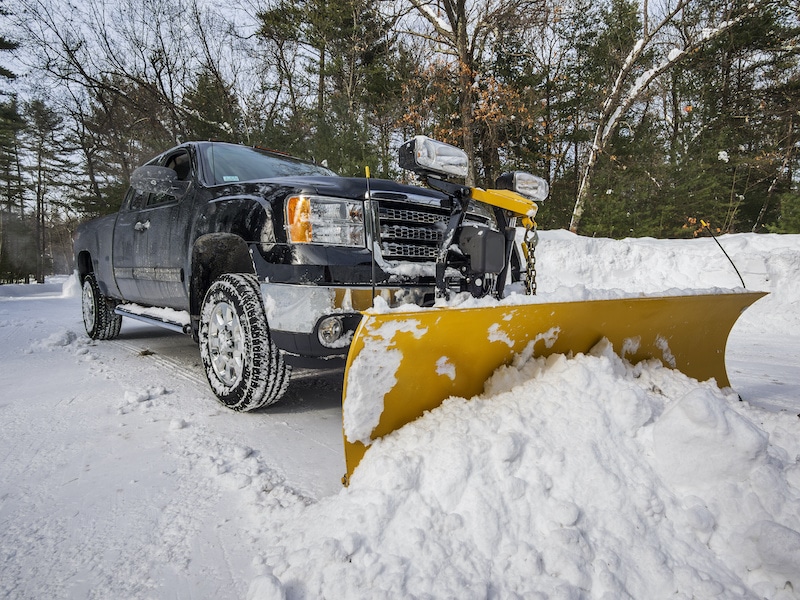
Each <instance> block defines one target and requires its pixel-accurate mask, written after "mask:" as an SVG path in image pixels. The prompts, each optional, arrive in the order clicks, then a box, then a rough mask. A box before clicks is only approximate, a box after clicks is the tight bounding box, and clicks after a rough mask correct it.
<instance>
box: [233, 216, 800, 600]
mask: <svg viewBox="0 0 800 600" xmlns="http://www.w3.org/2000/svg"><path fill="white" fill-rule="evenodd" d="M543 238H544V239H543V242H542V243H541V244H540V249H539V256H540V257H541V258H540V259H539V262H538V263H537V265H538V268H539V275H540V286H541V287H540V289H543V290H544V293H559V294H563V293H564V291H563V288H564V285H565V284H566V285H567V286H569V285H570V284H574V285H573V291H572V294H573V296H580V295H581V294H582V293H583V292H584V291H585V290H586V289H588V288H594V289H598V288H601V289H622V290H625V291H634V290H636V289H639V290H640V291H642V292H655V291H658V290H659V289H668V288H688V287H689V286H690V285H693V284H694V283H696V284H697V285H699V286H702V287H709V286H719V287H726V286H727V287H736V286H737V283H738V276H737V275H736V274H735V271H734V270H733V267H732V266H731V265H730V264H729V263H728V262H727V259H725V258H724V256H723V255H722V253H721V252H720V251H719V249H718V248H716V247H715V246H713V247H712V246H711V244H713V240H710V239H709V240H693V241H684V242H678V241H673V242H665V241H656V240H635V241H634V240H626V241H621V242H613V241H610V240H585V239H582V238H580V239H579V238H577V237H575V236H572V235H570V234H567V233H564V232H556V233H552V234H545V235H544V236H543ZM724 241H725V243H726V249H727V250H728V251H729V252H732V253H733V254H734V255H738V257H739V258H740V260H739V262H740V263H741V264H740V266H739V268H740V270H742V271H743V276H744V277H745V279H746V283H747V284H748V285H749V286H750V287H751V288H755V289H762V290H769V291H772V292H773V295H772V297H771V298H769V299H768V300H762V301H761V302H765V303H769V304H771V306H770V311H768V313H767V314H768V315H769V320H771V321H772V322H773V323H780V324H782V325H783V326H784V327H786V326H791V327H794V328H795V331H796V326H797V320H798V316H797V312H796V311H795V310H794V309H795V307H796V304H797V301H798V298H799V297H800V294H799V293H797V292H798V290H797V288H796V282H797V281H798V279H797V278H796V276H797V275H798V274H799V273H798V272H799V271H800V253H798V247H799V246H798V237H797V236H758V237H756V236H726V237H725V238H724ZM718 255H719V256H718ZM787 275H788V276H789V277H790V279H793V281H790V282H785V280H784V277H786V276H787ZM784 282H785V283H784ZM739 285H740V284H739ZM763 316H764V315H763V313H762V314H761V317H760V318H763ZM762 323H763V321H762ZM796 421H797V417H795V416H794V415H791V416H787V415H786V414H782V415H781V414H770V413H766V412H765V411H763V410H762V409H759V408H755V407H753V406H751V405H750V404H748V403H746V402H740V399H739V397H738V396H737V394H736V392H735V391H732V390H730V389H728V390H720V389H719V388H718V387H717V386H716V384H715V383H714V382H713V381H709V382H698V381H695V380H692V379H690V378H687V377H685V376H684V375H682V374H681V373H678V372H675V371H672V370H669V369H666V368H664V367H663V366H662V365H661V364H660V363H656V362H652V363H647V364H639V365H637V366H631V365H630V364H627V363H625V362H624V361H623V360H621V359H620V358H619V357H617V356H616V355H615V354H614V353H613V352H612V349H611V348H610V347H608V346H607V345H606V344H602V343H601V344H599V345H598V346H597V347H596V348H595V349H594V350H593V351H592V352H591V353H590V354H589V355H579V356H575V357H572V358H568V357H565V356H553V357H550V358H549V359H530V358H528V359H525V358H524V357H520V358H519V359H518V361H517V363H516V364H514V365H512V366H509V367H505V368H502V369H500V370H499V371H497V372H496V373H495V375H494V376H493V377H492V379H491V380H489V381H488V382H487V383H486V387H485V392H484V394H482V395H481V396H480V397H477V398H473V399H470V400H466V399H463V398H451V399H449V400H447V401H446V402H445V403H444V404H443V405H442V406H441V407H440V408H438V409H436V410H434V411H431V412H430V413H428V414H426V415H425V416H424V417H423V418H422V419H420V420H418V421H417V422H414V423H412V424H410V425H407V426H405V427H403V428H402V429H400V430H398V431H397V432H395V433H394V434H392V435H389V436H387V437H386V438H383V439H381V440H379V441H377V442H376V443H375V444H373V447H372V448H371V449H370V450H369V451H368V453H367V455H366V456H365V458H364V460H363V461H362V463H361V465H360V466H359V467H358V468H357V470H356V472H355V474H354V476H353V478H352V481H351V484H350V487H349V488H348V489H347V490H343V491H342V492H341V493H340V494H339V495H338V496H336V497H332V498H327V499H324V500H322V501H321V502H319V503H317V504H314V505H311V506H305V505H302V506H295V507H292V508H291V509H287V511H286V513H285V514H283V515H280V517H279V518H277V519H276V518H275V517H276V516H277V515H272V516H271V519H270V520H269V521H264V522H263V523H262V527H263V528H264V530H263V532H262V533H263V538H264V539H268V540H270V544H269V545H270V547H269V548H268V549H265V552H264V554H263V556H262V560H263V563H262V564H263V571H264V572H263V574H262V575H261V576H260V577H258V578H256V579H255V580H254V581H253V582H252V584H251V587H250V593H249V597H250V598H251V600H256V599H261V598H273V597H279V598H280V597H285V598H322V597H324V598H343V599H344V598H382V597H385V598H397V597H413V598H582V597H591V598H667V597H670V598H672V597H675V598H712V597H714V598H795V597H798V596H797V593H796V591H795V590H797V591H798V592H800V464H799V463H798V460H800V455H798V450H800V447H798V445H797V443H796V431H797V422H796ZM769 432H772V437H773V438H775V439H781V440H783V441H785V442H789V443H788V444H787V445H786V447H781V446H780V445H778V444H776V443H775V441H773V442H772V443H771V441H770V439H771V435H770V433H769ZM793 432H794V435H795V439H794V440H792V435H793Z"/></svg>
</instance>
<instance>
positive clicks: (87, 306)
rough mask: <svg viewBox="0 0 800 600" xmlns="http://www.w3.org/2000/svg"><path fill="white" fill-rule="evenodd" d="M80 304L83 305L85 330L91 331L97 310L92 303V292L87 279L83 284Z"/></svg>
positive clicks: (95, 320)
mask: <svg viewBox="0 0 800 600" xmlns="http://www.w3.org/2000/svg"><path fill="white" fill-rule="evenodd" d="M81 304H82V305H83V324H84V326H85V327H86V331H91V330H92V329H94V324H95V323H96V322H97V312H96V308H95V303H94V294H93V293H92V284H91V283H89V282H88V281H87V282H86V283H84V284H83V295H82V297H81Z"/></svg>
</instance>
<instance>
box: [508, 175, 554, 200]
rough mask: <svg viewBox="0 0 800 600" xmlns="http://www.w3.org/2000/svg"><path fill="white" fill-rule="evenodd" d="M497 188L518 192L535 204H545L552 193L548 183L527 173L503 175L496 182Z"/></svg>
mask: <svg viewBox="0 0 800 600" xmlns="http://www.w3.org/2000/svg"><path fill="white" fill-rule="evenodd" d="M495 186H497V188H498V189H500V190H511V191H513V192H517V193H518V194H520V195H522V196H525V197H526V198H530V199H531V200H533V201H535V202H544V201H545V200H546V199H547V195H548V194H549V193H550V186H549V185H547V181H545V180H544V179H542V178H541V177H537V176H536V175H531V174H530V173H526V172H525V171H512V172H510V173H503V174H502V175H500V177H498V178H497V180H496V181H495Z"/></svg>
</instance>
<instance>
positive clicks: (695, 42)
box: [569, 0, 769, 233]
mask: <svg viewBox="0 0 800 600" xmlns="http://www.w3.org/2000/svg"><path fill="white" fill-rule="evenodd" d="M698 1H699V0H679V1H678V2H677V3H676V4H675V6H674V7H673V8H672V9H671V10H670V11H669V12H668V13H667V14H666V15H665V16H664V17H663V18H662V19H661V20H660V21H658V22H657V23H656V24H655V26H654V27H652V29H650V26H649V21H648V19H647V15H644V18H643V22H644V23H645V27H644V32H643V37H642V38H641V39H640V40H639V41H637V42H636V44H634V47H633V49H632V50H631V51H630V52H629V53H628V56H627V58H626V59H625V62H624V63H623V65H622V68H621V69H620V71H619V73H618V74H617V77H616V79H615V80H614V84H613V86H612V87H611V89H610V90H609V93H608V96H607V97H606V99H605V101H604V102H603V105H602V110H601V112H600V117H599V118H598V121H597V126H596V128H595V134H594V139H593V141H592V145H591V147H590V148H589V152H588V154H587V157H586V164H585V166H584V168H583V173H582V175H581V179H580V183H579V185H578V193H577V195H576V199H575V207H574V209H573V211H572V218H571V220H570V223H569V230H570V231H571V232H573V233H577V232H578V227H579V225H580V222H581V218H582V217H583V212H584V209H585V208H586V205H587V203H588V201H589V196H590V194H591V184H592V176H593V175H594V170H595V167H596V166H597V161H598V159H599V158H600V155H601V154H602V153H603V152H604V151H605V149H606V147H607V145H608V142H609V140H610V139H611V136H612V135H613V134H614V132H615V131H616V128H617V125H618V124H619V120H620V119H621V118H622V117H623V116H624V115H625V113H626V112H627V111H628V110H630V108H631V107H632V106H633V104H634V103H635V102H636V100H637V99H638V98H639V97H640V96H641V95H642V94H643V93H644V92H645V90H647V88H648V86H649V85H650V84H651V83H652V82H653V81H655V80H656V79H657V78H658V77H659V76H660V75H662V74H663V73H665V72H666V71H668V70H669V69H671V68H672V67H673V66H674V65H676V64H678V63H679V62H680V61H681V60H682V59H683V58H684V57H685V56H686V55H688V54H690V53H692V52H694V51H695V50H697V49H698V48H700V47H701V46H702V45H703V44H705V43H706V42H709V41H711V40H713V39H715V38H717V37H719V36H720V35H722V34H723V33H725V32H726V31H728V30H729V29H730V28H731V27H733V26H734V25H736V24H738V23H740V22H741V21H742V20H743V19H745V18H746V17H748V16H749V15H752V14H754V13H755V12H756V11H758V10H759V9H760V8H761V7H762V6H764V5H766V4H767V2H768V1H769V0H754V1H753V2H751V3H750V4H748V5H747V6H745V7H744V8H743V9H742V10H741V11H740V12H739V13H738V14H737V15H736V16H733V17H732V18H729V19H727V20H725V21H723V22H721V23H719V24H718V25H717V26H716V27H713V28H706V29H703V30H702V31H701V32H700V33H699V34H698V35H697V36H696V37H695V38H694V39H691V38H684V39H685V40H686V41H685V43H684V44H683V47H682V48H673V49H672V50H671V51H670V52H669V53H668V55H667V56H666V57H665V58H664V59H662V61H661V62H660V63H658V64H657V65H656V66H655V67H653V68H651V69H649V70H648V71H646V72H645V73H643V74H642V75H640V76H639V77H638V78H636V79H635V80H633V81H632V77H631V76H632V73H633V71H634V68H635V67H636V66H637V62H638V61H639V60H640V59H641V58H642V56H643V55H644V54H645V53H646V52H648V51H649V49H650V48H651V47H652V46H653V45H654V43H655V42H656V41H657V38H658V35H659V33H660V32H661V31H662V30H663V29H665V28H666V27H667V26H669V25H671V24H673V23H674V22H675V21H676V20H677V18H678V15H680V13H681V12H682V11H683V10H684V9H686V8H688V7H689V6H690V5H694V4H697V2H698ZM643 10H644V11H646V10H647V0H644V5H643Z"/></svg>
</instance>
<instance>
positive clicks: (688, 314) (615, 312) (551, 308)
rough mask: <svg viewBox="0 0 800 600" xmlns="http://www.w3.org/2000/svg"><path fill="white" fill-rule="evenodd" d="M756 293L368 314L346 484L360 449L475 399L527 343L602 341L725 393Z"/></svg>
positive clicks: (354, 383)
mask: <svg viewBox="0 0 800 600" xmlns="http://www.w3.org/2000/svg"><path fill="white" fill-rule="evenodd" d="M764 295H765V294H764V293H760V292H745V293H724V294H703V295H687V296H659V297H638V298H623V299H614V300H591V301H579V302H550V303H541V304H523V305H508V306H490V307H479V308H463V309H460V308H447V307H443V308H432V309H424V310H419V309H417V310H410V311H408V312H397V311H395V312H388V313H383V314H373V313H366V314H365V315H364V317H363V319H362V321H361V324H360V325H359V327H358V329H357V331H356V333H355V336H354V339H353V342H352V344H351V347H350V353H349V355H348V358H347V367H346V370H345V377H344V390H343V406H342V412H343V421H344V446H345V459H346V463H347V477H349V476H350V475H351V474H352V472H353V470H354V469H355V467H356V465H357V464H358V463H359V461H360V460H361V457H362V456H363V455H364V452H365V451H366V447H367V446H368V445H369V444H370V443H371V442H372V441H373V440H375V439H378V438H380V437H382V436H384V435H386V434H388V433H390V432H392V431H394V430H395V429H398V428H400V427H402V426H403V425H405V424H406V423H409V422H411V421H413V420H414V419H417V418H418V417H420V416H422V414H423V413H424V412H425V411H427V410H431V409H433V408H436V407H437V406H439V405H440V404H441V403H442V402H443V401H444V400H445V399H447V398H448V397H450V396H458V397H463V398H471V397H472V396H475V395H477V394H480V393H481V392H482V391H483V385H484V382H485V381H486V380H487V379H488V378H489V377H490V376H491V374H492V373H493V372H494V371H495V370H496V369H497V368H498V367H500V366H502V365H504V364H509V363H510V362H511V361H512V359H513V358H514V356H515V355H516V354H519V353H521V352H522V351H523V350H525V348H526V346H527V345H528V344H529V343H531V342H533V344H534V346H533V356H548V355H550V354H556V353H558V354H578V353H586V352H588V351H589V350H591V348H592V347H593V346H594V345H595V344H597V343H598V342H599V341H601V340H602V339H603V338H607V339H608V340H609V341H610V342H611V343H612V345H613V347H614V351H615V352H616V353H617V354H619V355H621V356H623V357H624V358H625V359H626V360H628V361H630V362H631V363H637V362H639V361H642V360H646V359H659V360H661V361H662V363H664V364H665V365H666V366H669V367H671V368H675V369H679V370H680V371H682V372H683V373H685V374H686V375H689V376H690V377H693V378H695V379H698V380H700V381H704V380H706V379H710V378H712V377H713V378H714V379H716V382H717V384H718V385H719V386H720V387H727V386H729V385H730V384H729V381H728V376H727V373H726V371H725V345H726V343H727V339H728V334H729V333H730V330H731V328H732V327H733V325H734V323H735V322H736V319H737V318H738V317H739V315H740V314H741V313H742V311H744V309H745V308H747V307H748V306H749V305H750V304H752V303H753V302H755V301H756V300H758V299H759V298H761V297H762V296H764Z"/></svg>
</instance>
